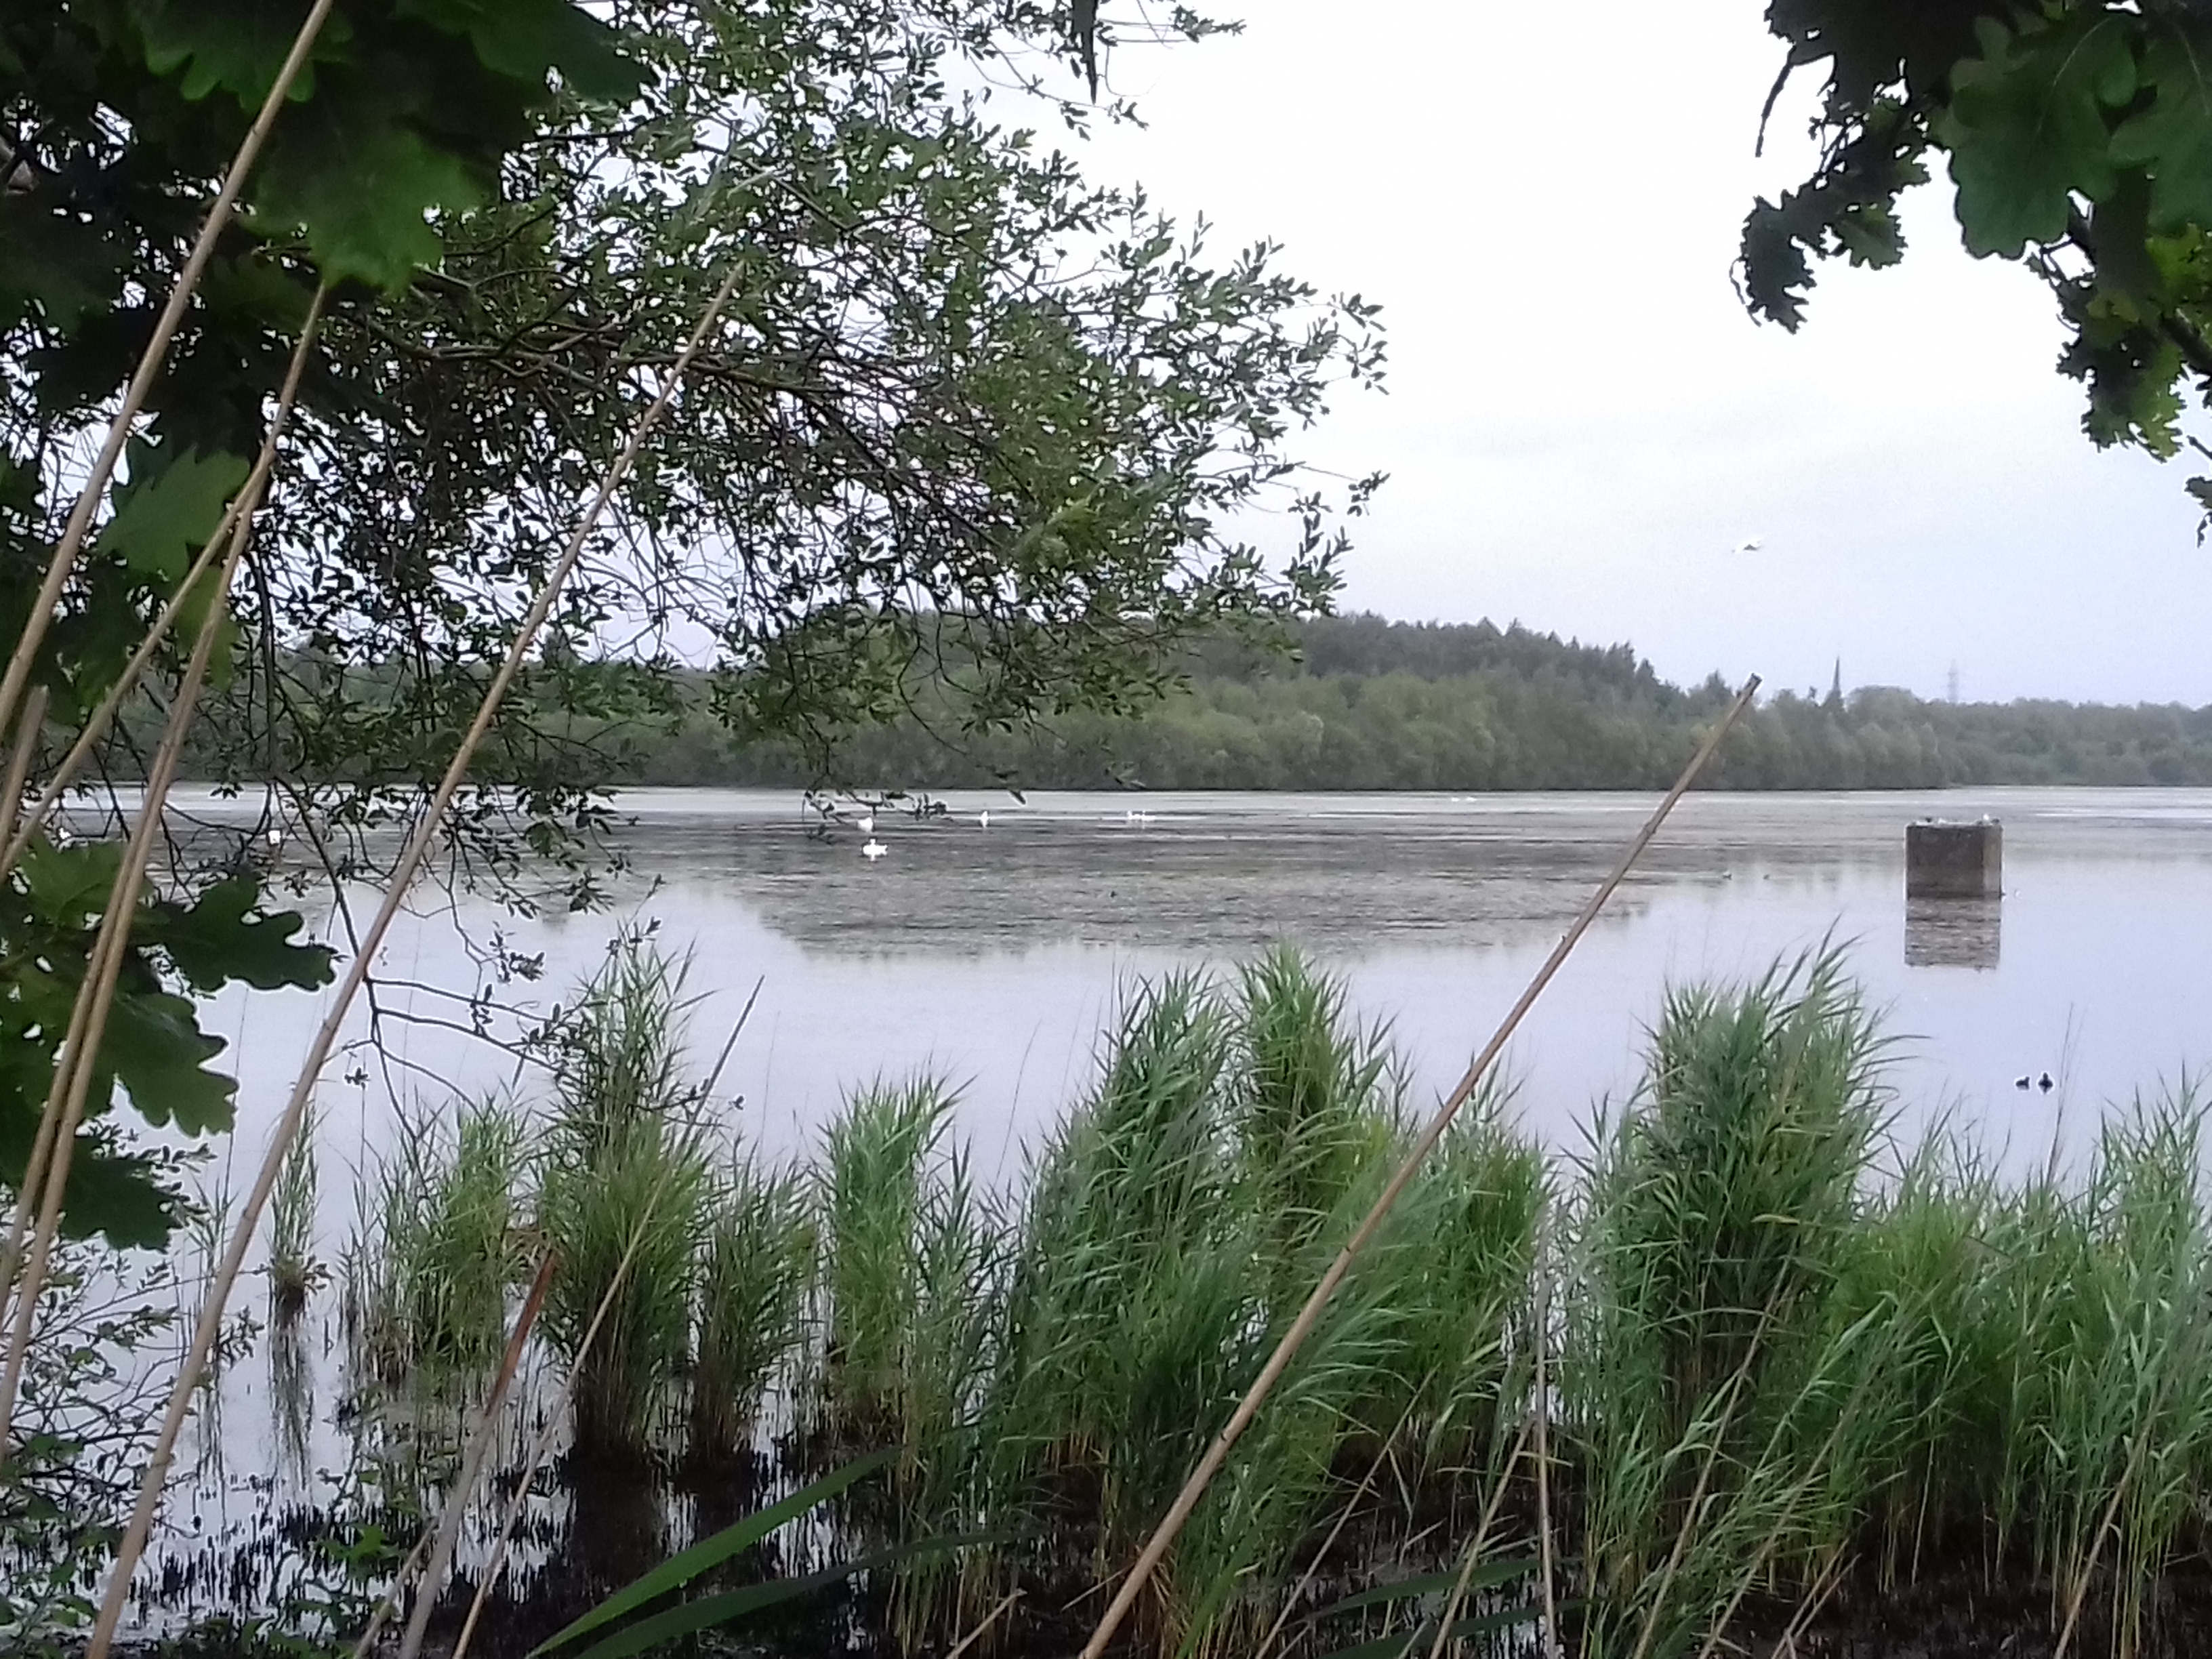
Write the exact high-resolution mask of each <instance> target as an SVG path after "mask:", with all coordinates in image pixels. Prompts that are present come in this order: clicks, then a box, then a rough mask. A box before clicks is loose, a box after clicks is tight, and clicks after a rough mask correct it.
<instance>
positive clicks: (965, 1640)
mask: <svg viewBox="0 0 2212 1659" xmlns="http://www.w3.org/2000/svg"><path fill="white" fill-rule="evenodd" d="M1021 1599H1022V1592H1021V1588H1020V1587H1019V1586H1018V1585H1017V1586H1016V1587H1015V1588H1014V1589H1010V1590H1008V1591H1007V1592H1006V1594H1005V1595H1002V1596H1000V1598H999V1605H998V1606H997V1607H993V1608H992V1609H991V1610H990V1612H988V1613H985V1614H984V1615H983V1622H982V1623H981V1624H980V1625H978V1626H975V1629H973V1630H971V1631H969V1632H968V1633H967V1634H966V1635H965V1636H963V1637H962V1638H960V1639H959V1640H958V1641H957V1642H955V1643H954V1644H952V1645H951V1647H950V1648H947V1649H946V1650H945V1659H960V1656H961V1655H962V1654H963V1653H965V1652H967V1651H968V1650H969V1649H970V1648H972V1647H974V1646H975V1644H976V1643H978V1642H980V1641H981V1640H982V1638H983V1632H985V1631H987V1630H988V1629H990V1628H991V1626H994V1625H995V1624H997V1623H998V1622H999V1617H1000V1614H1001V1613H1005V1612H1006V1609H1007V1608H1008V1607H1012V1606H1013V1605H1014V1603H1015V1602H1017V1601H1020V1600H1021Z"/></svg>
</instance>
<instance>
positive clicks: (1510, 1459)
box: [1429, 1419, 1528, 1659]
mask: <svg viewBox="0 0 2212 1659" xmlns="http://www.w3.org/2000/svg"><path fill="white" fill-rule="evenodd" d="M1527 1447H1528V1421H1527V1419H1522V1424H1521V1426H1520V1428H1519V1429H1517V1430H1516V1431H1515V1432H1514V1436H1513V1449H1512V1450H1510V1451H1509V1452H1508V1453H1506V1454H1505V1467H1504V1468H1501V1469H1500V1470H1498V1484H1497V1485H1495V1486H1492V1487H1491V1489H1490V1501H1489V1502H1488V1503H1486V1504H1484V1505H1483V1506H1482V1519H1481V1520H1480V1521H1479V1522H1476V1523H1475V1528H1474V1540H1473V1541H1472V1542H1470V1543H1469V1544H1468V1547H1467V1553H1466V1555H1465V1556H1464V1557H1462V1559H1461V1560H1460V1564H1459V1577H1458V1578H1457V1579H1456V1580H1455V1582H1454V1583H1453V1584H1452V1590H1451V1594H1450V1595H1448V1596H1446V1597H1445V1598H1444V1611H1443V1618H1442V1619H1441V1620H1439V1621H1438V1622H1437V1639H1436V1640H1435V1641H1433V1642H1431V1644H1429V1659H1443V1654H1444V1644H1446V1643H1447V1642H1449V1641H1450V1640H1451V1627H1452V1620H1455V1619H1456V1618H1458V1617H1459V1610H1460V1608H1461V1607H1462V1606H1463V1605H1464V1604H1465V1602H1466V1601H1467V1587H1468V1582H1469V1581H1470V1580H1472V1579H1473V1578H1474V1570H1475V1568H1476V1567H1477V1566H1479V1565H1481V1561H1482V1547H1483V1546H1484V1545H1485V1544H1486V1543H1488V1542H1489V1541H1490V1528H1491V1527H1492V1524H1494V1523H1495V1522H1496V1521H1497V1519H1498V1510H1499V1508H1500V1507H1501V1506H1503V1504H1504V1502H1505V1489H1506V1487H1507V1486H1510V1484H1511V1483H1512V1480H1513V1466H1514V1465H1515V1464H1516V1463H1518V1462H1520V1461H1521V1454H1522V1451H1523V1450H1524V1449H1526V1448H1527Z"/></svg>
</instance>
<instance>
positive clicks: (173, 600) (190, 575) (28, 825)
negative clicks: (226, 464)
mask: <svg viewBox="0 0 2212 1659" xmlns="http://www.w3.org/2000/svg"><path fill="white" fill-rule="evenodd" d="M290 406H291V400H290V399H289V398H286V399H284V400H283V402H282V403H281V404H279V406H278V415H277V422H276V424H281V423H282V421H283V414H284V412H285V411H286V410H289V408H290ZM275 442H276V426H275V425H272V427H271V428H270V434H269V435H268V436H267V437H266V438H264V440H263V441H262V446H261V453H262V454H263V455H264V456H265V455H269V454H270V453H273V449H272V447H273V445H274V444H275ZM255 466H256V469H257V470H258V468H259V466H260V461H259V460H258V459H257V460H256V462H255ZM249 487H250V484H249ZM245 499H246V490H245V489H240V491H239V492H238V494H237V495H234V496H232V497H231V499H230V501H229V504H228V506H226V507H224V508H223V510H222V518H221V519H220V520H217V521H216V527H215V533H214V534H213V535H211V536H210V537H209V538H208V539H207V545H206V546H204V547H203V548H201V549H200V550H199V551H198V553H197V554H196V555H194V556H193V558H192V562H191V565H190V567H189V568H186V570H185V576H184V580H182V581H180V582H179V583H178V584H177V591H176V592H174V593H172V594H171V595H170V596H169V598H168V600H167V603H165V604H164V605H162V607H161V611H160V613H159V614H158V615H157V616H155V618H154V622H153V625H152V626H151V627H149V628H148V629H147V630H146V636H145V638H143V639H142V640H141V641H138V648H137V650H136V651H134V652H132V653H131V660H130V661H129V662H127V663H125V665H123V671H122V673H120V674H119V675H118V676H117V677H116V680H115V684H113V685H112V686H110V687H109V688H108V690H107V694H106V696H103V697H102V698H101V699H100V706H99V707H98V708H95V709H94V710H93V712H92V715H91V718H89V719H88V720H86V721H85V723H84V729H83V730H82V732H78V733H77V737H76V742H75V743H73V744H70V750H69V752H68V753H67V754H66V755H64V756H63V757H62V760H61V763H60V764H59V765H58V766H57V767H56V768H55V769H54V775H53V776H52V777H51V778H49V779H48V780H47V781H46V787H45V788H44V789H42V790H40V793H39V798H38V799H37V800H35V801H33V803H32V804H31V809H30V811H27V812H25V813H23V814H22V815H21V817H20V818H17V817H15V798H16V797H17V796H19V795H20V794H21V790H22V785H21V783H20V782H19V783H18V784H17V785H16V786H15V788H14V789H12V790H10V791H9V799H7V800H6V801H5V802H0V880H4V879H5V878H7V875H8V872H9V871H10V870H13V869H14V868H15V863H16V860H19V859H21V857H22V856H23V853H24V849H25V848H27V847H29V846H30V844H31V837H32V836H35V835H37V834H38V833H39V829H40V826H41V825H43V824H44V823H46V818H47V816H48V815H49V814H50V813H52V811H53V809H54V808H55V806H56V805H58V804H59V803H60V801H61V798H62V797H63V796H64V794H66V793H68V792H69V787H70V784H71V783H73V782H75V781H76V775H77V773H78V771H79V770H81V769H82V767H83V765H84V763H85V762H86V761H87V760H88V759H89V758H91V756H92V750H93V746H94V744H97V743H98V742H99V741H100V738H103V737H105V736H106V734H107V728H108V726H110V725H112V723H113V721H114V719H115V715H116V712H117V710H118V709H120V708H122V707H123V700H124V699H125V697H128V696H130V695H131V692H132V691H134V690H137V685H138V681H139V679H140V678H141V677H142V676H143V675H144V673H145V671H146V665H147V664H149V663H150V662H151V661H153V659H154V653H155V652H156V651H158V650H160V649H161V642H162V641H164V640H166V639H167V638H168V637H169V630H170V629H172V628H173V627H174V626H175V625H176V620H177V613H178V612H179V611H182V610H183V609H184V605H185V600H186V599H189V598H190V597H191V592H192V589H193V588H194V587H195V586H197V585H198V583H199V580H200V578H201V577H203V576H204V575H205V574H207V571H208V567H209V566H210V565H211V564H213V563H214V562H215V561H216V556H217V555H218V554H219V553H221V552H222V549H223V545H224V544H225V542H226V541H227V539H228V537H229V536H230V533H231V531H232V529H233V527H234V526H235V525H236V524H237V522H238V509H239V504H240V502H241V501H244V500H245ZM23 760H24V762H25V763H26V766H27V763H28V761H29V753H28V751H27V750H26V751H25V753H24V756H23ZM11 769H12V766H11Z"/></svg>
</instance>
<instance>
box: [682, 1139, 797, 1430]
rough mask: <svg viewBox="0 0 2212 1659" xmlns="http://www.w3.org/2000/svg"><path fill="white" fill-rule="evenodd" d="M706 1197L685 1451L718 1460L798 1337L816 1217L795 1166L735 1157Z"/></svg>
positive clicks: (749, 1419) (750, 1422) (750, 1421)
mask: <svg viewBox="0 0 2212 1659" xmlns="http://www.w3.org/2000/svg"><path fill="white" fill-rule="evenodd" d="M706 1204H707V1208H708V1222H707V1225H706V1231H705V1237H704V1240H703V1242H702V1245H701V1247H700V1259H699V1268H698V1314H697V1321H698V1322H697V1329H696V1338H695V1340H696V1350H695V1354H694V1358H693V1362H692V1370H691V1440H690V1449H691V1451H692V1453H693V1455H695V1456H697V1457H701V1458H703V1459H706V1460H708V1461H709V1462H722V1461H726V1460H727V1459H728V1458H730V1457H731V1456H732V1455H735V1454H736V1453H738V1452H739V1451H740V1450H743V1449H745V1448H746V1447H747V1446H749V1445H750V1443H751V1438H752V1434H753V1428H754V1425H755V1422H756V1420H757V1417H758V1415H759V1413H760V1407H761V1402H762V1398H763V1395H764V1393H765V1391H766V1390H767V1389H768V1386H769V1380H770V1378H771V1377H772V1376H774V1374H775V1371H776V1370H777V1368H778V1367H779V1366H780V1365H781V1364H783V1363H784V1362H785V1361H786V1360H787V1359H788V1358H790V1357H791V1355H792V1354H793V1352H796V1351H797V1350H798V1349H799V1346H800V1345H801V1344H802V1343H803V1342H804V1341H805V1338H806V1334H807V1322H806V1310H807V1303H808V1299H809V1297H810V1294H811V1290H812V1287H813V1283H814V1273H815V1253H816V1224H815V1218H814V1213H813V1207H812V1205H811V1201H810V1194H809V1190H808V1187H807V1184H806V1182H805V1177H804V1176H801V1175H800V1174H799V1172H798V1171H796V1170H784V1171H775V1172H770V1173H765V1174H763V1172H761V1171H759V1170H756V1169H754V1168H753V1167H752V1166H751V1165H750V1164H746V1163H734V1164H732V1165H731V1166H730V1167H729V1168H728V1169H726V1170H723V1171H722V1172H720V1174H718V1175H717V1176H715V1177H714V1182H713V1183H712V1184H711V1186H710V1187H709V1188H708V1193H707V1195H706Z"/></svg>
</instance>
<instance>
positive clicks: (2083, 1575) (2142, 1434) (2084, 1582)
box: [2051, 1379, 2166, 1659]
mask: <svg viewBox="0 0 2212 1659" xmlns="http://www.w3.org/2000/svg"><path fill="white" fill-rule="evenodd" d="M2165 1391H2166V1390H2165V1384H2164V1382H2163V1380H2162V1379H2161V1381H2160V1387H2159V1389H2158V1393H2157V1394H2155V1395H2153V1396H2152V1399H2151V1409H2150V1412H2149V1413H2148V1416H2147V1417H2146V1419H2145V1420H2144V1422H2143V1425H2142V1428H2140V1429H2138V1430H2137V1431H2136V1441H2135V1444H2134V1445H2132V1446H2130V1447H2129V1448H2128V1461H2127V1462H2126V1463H2125V1464H2124V1466H2123V1467H2122V1468H2121V1469H2120V1478H2119V1479H2118V1480H2115V1481H2114V1482H2113V1483H2112V1498H2110V1500H2109V1501H2107V1502H2106V1504H2105V1512H2104V1514H2103V1515H2102V1516H2100V1517H2099V1518H2098V1521H2097V1530H2096V1531H2095V1532H2094V1533H2093V1534H2090V1538H2089V1554H2088V1559H2086V1560H2085V1561H2083V1562H2082V1563H2081V1571H2080V1572H2079V1573H2078V1574H2076V1575H2075V1579H2074V1594H2073V1595H2071V1596H2070V1597H2069V1599H2068V1602H2067V1607H2066V1623H2065V1625H2064V1626H2063V1628H2062V1629H2061V1630H2060V1631H2059V1632H2058V1643H2057V1646H2055V1647H2054V1648H2052V1649H2051V1659H2066V1653H2067V1650H2068V1649H2069V1648H2071V1647H2072V1646H2073V1645H2074V1627H2075V1625H2076V1624H2078V1623H2079V1622H2080V1621H2081V1604H2082V1602H2083V1601H2087V1599H2088V1595H2089V1581H2090V1580H2091V1579H2092V1578H2093V1577H2096V1573H2097V1558H2098V1557H2099V1556H2100V1555H2101V1554H2102V1553H2104V1548H2105V1537H2106V1534H2108V1533H2110V1532H2111V1531H2112V1521H2113V1517H2114V1516H2118V1514H2119V1511H2120V1498H2121V1497H2122V1495H2123V1494H2124V1493H2125V1492H2126V1491H2127V1489H2128V1481H2129V1480H2130V1477H2132V1476H2133V1475H2134V1474H2135V1472H2136V1458H2138V1457H2139V1456H2141V1455H2142V1448H2143V1443H2144V1442H2145V1441H2147V1440H2148V1439H2149V1438H2150V1427H2151V1425H2150V1419H2152V1418H2155V1417H2156V1416H2157V1415H2158V1407H2159V1395H2163V1394H2164V1393H2165ZM2115 1622H2117V1620H2116V1621H2115Z"/></svg>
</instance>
